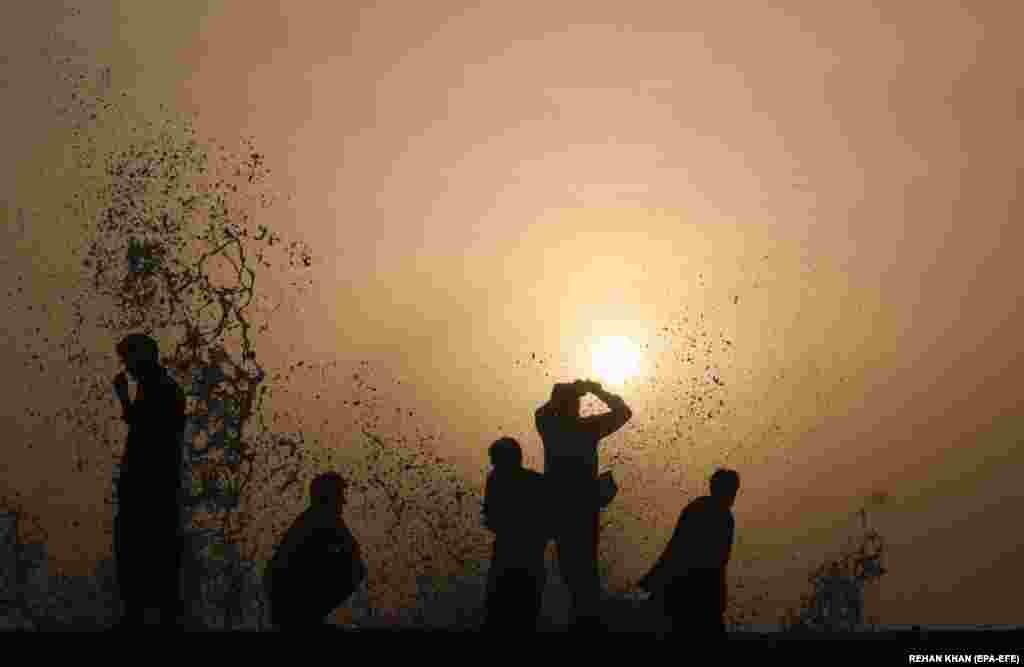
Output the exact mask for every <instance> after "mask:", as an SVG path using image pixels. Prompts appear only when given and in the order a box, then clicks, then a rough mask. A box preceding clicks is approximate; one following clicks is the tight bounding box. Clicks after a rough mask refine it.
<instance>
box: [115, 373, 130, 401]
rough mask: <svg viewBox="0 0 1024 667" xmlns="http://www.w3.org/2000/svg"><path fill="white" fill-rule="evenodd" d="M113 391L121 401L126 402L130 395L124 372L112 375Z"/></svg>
mask: <svg viewBox="0 0 1024 667" xmlns="http://www.w3.org/2000/svg"><path fill="white" fill-rule="evenodd" d="M114 392H115V393H116V394H117V397H118V398H119V399H120V400H121V402H122V403H127V402H128V400H129V398H130V395H129V389H128V377H127V376H126V375H125V374H124V373H118V374H117V375H115V376H114Z"/></svg>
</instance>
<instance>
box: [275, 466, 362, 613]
mask: <svg viewBox="0 0 1024 667" xmlns="http://www.w3.org/2000/svg"><path fill="white" fill-rule="evenodd" d="M345 489H346V483H345V480H344V479H343V478H342V477H341V475H339V474H337V473H325V474H323V475H320V476H319V477H317V478H316V479H314V480H313V481H312V483H311V484H310V506H309V508H307V509H306V510H305V511H304V512H303V513H302V514H300V515H299V516H298V518H296V519H295V521H294V523H292V525H291V527H290V528H289V529H288V531H287V532H286V533H285V535H284V538H283V539H282V540H281V543H280V545H279V546H278V548H277V551H276V552H275V553H274V557H273V559H272V560H271V561H270V564H269V565H268V566H267V571H266V574H265V576H264V585H265V587H266V590H267V593H268V595H269V597H270V609H271V620H272V622H273V623H274V625H276V626H278V627H279V628H280V629H281V630H285V631H288V630H307V629H317V628H329V627H330V626H329V625H328V624H327V623H325V618H326V616H327V615H328V614H330V613H331V612H332V611H333V610H334V609H335V608H336V607H338V606H339V605H341V604H342V603H344V602H345V600H347V599H348V598H349V597H350V596H351V595H352V593H354V592H355V590H356V588H358V587H359V585H360V584H361V583H362V581H363V580H364V579H365V578H366V574H367V571H366V565H365V564H364V562H363V559H362V554H361V551H360V548H359V543H358V542H357V541H356V539H355V537H354V536H353V535H352V532H351V531H350V530H349V529H348V526H347V525H346V524H345V520H344V519H343V518H342V509H343V508H344V505H345Z"/></svg>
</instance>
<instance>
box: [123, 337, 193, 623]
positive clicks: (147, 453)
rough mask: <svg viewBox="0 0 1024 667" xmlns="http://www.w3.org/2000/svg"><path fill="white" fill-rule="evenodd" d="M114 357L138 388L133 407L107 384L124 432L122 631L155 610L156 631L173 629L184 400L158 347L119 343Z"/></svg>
mask: <svg viewBox="0 0 1024 667" xmlns="http://www.w3.org/2000/svg"><path fill="white" fill-rule="evenodd" d="M116 350H117V355H118V357H119V358H120V360H121V362H122V363H123V364H124V366H125V368H126V370H127V373H128V374H130V375H131V376H132V377H133V378H135V380H136V381H137V382H138V391H137V394H136V397H135V400H134V401H133V400H131V396H130V395H129V394H130V391H129V385H128V378H127V376H126V375H125V373H124V372H121V373H118V374H117V376H115V377H114V381H113V385H114V391H115V393H116V395H117V398H118V400H119V401H120V402H121V408H122V418H123V419H124V421H125V422H127V423H128V429H129V430H128V440H127V442H126V443H125V448H124V455H123V456H122V458H121V469H120V473H119V475H118V478H117V481H116V485H117V498H118V511H117V517H116V518H115V520H114V557H115V559H116V561H117V576H118V583H119V586H120V589H121V600H122V602H123V604H124V610H123V611H124V614H123V617H122V621H121V627H122V628H130V627H136V626H139V625H142V624H143V623H144V622H145V614H146V610H147V609H149V608H158V609H159V610H160V621H161V624H162V625H164V626H169V627H177V628H180V627H181V624H182V623H183V622H184V620H185V619H184V611H185V610H184V600H183V598H182V595H181V579H180V576H181V566H182V556H183V552H184V539H183V535H182V531H181V500H182V487H181V473H182V468H183V466H184V443H183V441H182V438H183V435H184V430H185V393H184V392H183V391H182V389H181V387H179V386H178V384H177V383H176V382H175V381H174V379H173V378H172V377H171V376H170V375H169V374H168V373H167V370H166V369H165V368H164V367H163V366H161V365H160V351H159V347H158V346H157V342H156V341H155V340H153V339H152V338H150V337H149V336H146V335H143V334H131V335H129V336H126V337H125V338H124V339H122V340H121V342H120V343H118V344H117V348H116Z"/></svg>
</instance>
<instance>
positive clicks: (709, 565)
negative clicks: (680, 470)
mask: <svg viewBox="0 0 1024 667" xmlns="http://www.w3.org/2000/svg"><path fill="white" fill-rule="evenodd" d="M739 488H740V478H739V475H738V474H737V473H736V472H735V471H733V470H725V469H720V470H717V471H715V473H714V474H713V475H712V476H711V495H710V496H701V497H700V498H697V499H695V500H693V501H692V502H690V504H688V505H687V506H686V507H685V508H684V509H683V511H682V513H681V514H680V515H679V521H678V523H676V529H675V532H673V533H672V539H671V540H669V543H668V546H667V547H665V552H664V553H663V554H662V556H661V558H660V559H659V560H658V562H657V563H656V564H655V566H654V567H653V568H652V569H651V571H650V572H648V573H647V575H646V576H645V577H644V578H643V579H642V580H641V581H640V587H641V588H643V589H645V590H647V591H650V592H651V593H653V594H654V595H655V596H656V597H657V598H658V599H660V600H661V602H662V603H663V604H664V607H665V613H666V615H667V616H668V617H669V618H671V619H672V629H673V632H680V633H681V632H688V633H691V634H692V635H693V636H694V637H700V638H709V639H726V638H727V635H726V631H725V621H724V618H723V615H724V614H725V607H726V601H727V599H728V595H727V587H726V582H727V578H726V569H727V567H728V564H729V556H730V555H731V553H732V544H733V538H734V536H735V532H736V522H735V519H734V518H733V515H732V506H733V503H735V502H736V494H737V492H738V491H739Z"/></svg>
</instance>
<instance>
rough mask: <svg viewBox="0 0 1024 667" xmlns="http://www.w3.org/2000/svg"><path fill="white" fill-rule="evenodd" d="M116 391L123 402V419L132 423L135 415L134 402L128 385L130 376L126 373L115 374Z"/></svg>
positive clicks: (118, 398) (119, 399)
mask: <svg viewBox="0 0 1024 667" xmlns="http://www.w3.org/2000/svg"><path fill="white" fill-rule="evenodd" d="M113 384H114V393H115V394H116V395H117V400H118V401H120V403H121V419H123V420H124V421H126V422H128V423H129V424H131V423H132V421H133V417H134V410H133V409H132V408H133V407H134V404H133V403H132V399H131V394H130V390H129V386H128V378H127V377H126V376H125V374H124V373H118V374H117V375H115V376H114V382H113Z"/></svg>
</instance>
